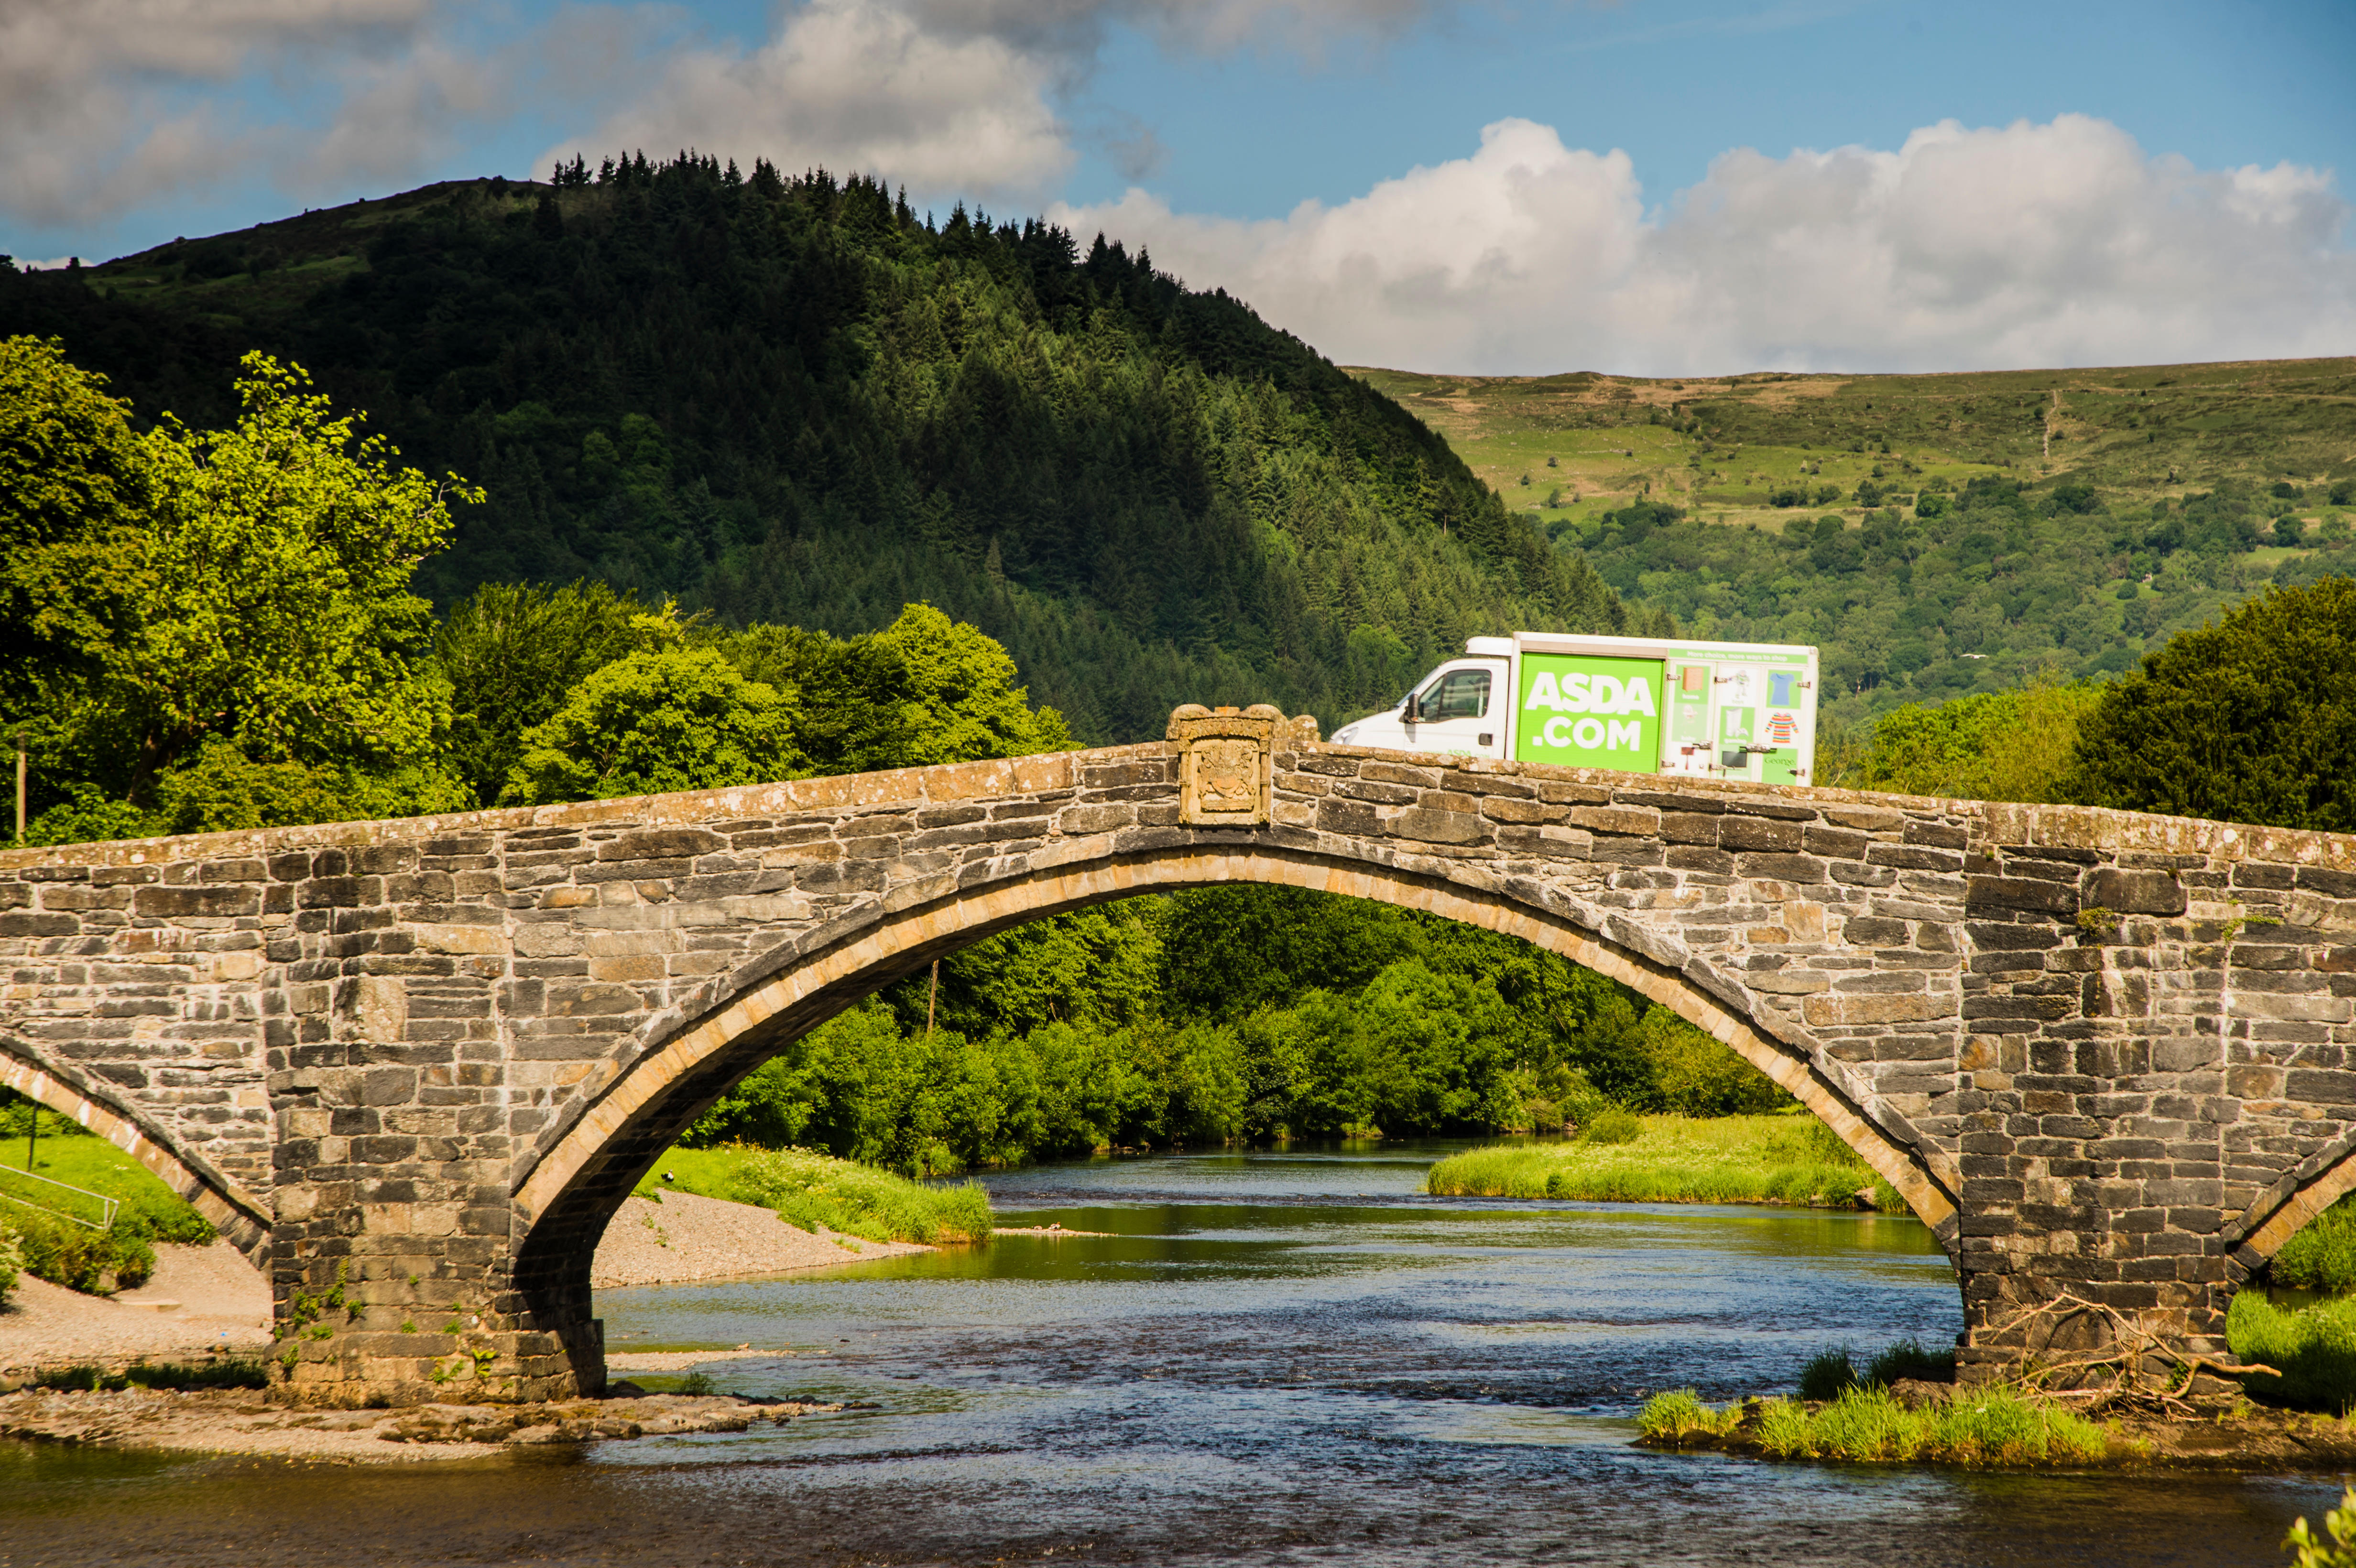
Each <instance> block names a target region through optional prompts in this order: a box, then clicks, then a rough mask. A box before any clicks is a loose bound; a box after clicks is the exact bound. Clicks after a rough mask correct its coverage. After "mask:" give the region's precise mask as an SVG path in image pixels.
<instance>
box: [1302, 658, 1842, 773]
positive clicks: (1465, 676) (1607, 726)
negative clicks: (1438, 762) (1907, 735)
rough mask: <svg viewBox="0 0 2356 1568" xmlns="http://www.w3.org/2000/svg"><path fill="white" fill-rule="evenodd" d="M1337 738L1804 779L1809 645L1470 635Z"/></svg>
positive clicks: (1592, 764)
mask: <svg viewBox="0 0 2356 1568" xmlns="http://www.w3.org/2000/svg"><path fill="white" fill-rule="evenodd" d="M1333 741H1334V743H1335V744H1337V745H1344V746H1383V747H1387V748H1389V749H1391V750H1393V751H1400V752H1441V753H1445V754H1450V755H1457V756H1472V757H1505V758H1513V759H1515V760H1518V761H1521V762H1526V763H1561V764H1562V765H1564V766H1566V767H1573V768H1611V769H1614V770H1616V771H1618V772H1621V773H1670V774H1680V775H1684V776H1687V777H1691V778H1712V779H1736V780H1745V781H1748V782H1750V783H1752V784H1808V783H1811V782H1813V778H1814V772H1815V761H1816V650H1815V649H1814V648H1812V647H1796V646H1785V645H1776V644H1770V643H1687V642H1676V641H1671V640H1667V639H1664V638H1656V637H1590V636H1576V635H1567V634H1557V633H1553V632H1516V633H1515V634H1514V635H1512V636H1510V637H1473V638H1471V639H1470V640H1468V641H1467V642H1466V643H1465V645H1464V656H1463V657H1462V658H1458V659H1450V660H1449V661H1448V662H1447V663H1446V664H1443V665H1441V666H1440V667H1439V668H1438V669H1435V670H1433V671H1432V672H1431V673H1430V675H1428V676H1426V677H1423V678H1422V679H1421V680H1419V681H1418V682H1417V683H1416V684H1415V688H1414V689H1413V690H1411V691H1409V692H1408V694H1407V697H1406V698H1405V699H1404V700H1402V701H1401V702H1400V704H1399V705H1398V707H1397V708H1395V709H1391V710H1389V711H1388V712H1386V713H1377V714H1374V715H1372V716H1370V717H1368V718H1365V719H1360V720H1355V722H1352V723H1348V724H1344V725H1343V726H1342V727H1341V728H1340V729H1339V730H1336V731H1333Z"/></svg>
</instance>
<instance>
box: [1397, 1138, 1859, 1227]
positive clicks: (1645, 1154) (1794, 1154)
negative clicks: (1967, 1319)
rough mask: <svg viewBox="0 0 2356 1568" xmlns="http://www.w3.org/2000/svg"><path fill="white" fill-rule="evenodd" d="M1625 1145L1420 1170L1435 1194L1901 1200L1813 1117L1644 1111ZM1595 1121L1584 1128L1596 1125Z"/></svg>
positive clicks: (1843, 1202) (1508, 1148)
mask: <svg viewBox="0 0 2356 1568" xmlns="http://www.w3.org/2000/svg"><path fill="white" fill-rule="evenodd" d="M1633 1119H1634V1120H1635V1121H1636V1122H1637V1124H1638V1126H1639V1129H1640V1130H1638V1131H1637V1132H1636V1136H1634V1137H1633V1138H1632V1139H1630V1140H1629V1141H1627V1142H1624V1143H1620V1142H1604V1141H1602V1140H1601V1138H1600V1137H1595V1136H1590V1137H1585V1138H1581V1139H1580V1140H1577V1141H1574V1142H1570V1143H1559V1144H1519V1145H1513V1144H1508V1145H1500V1146H1496V1147H1489V1148H1476V1149H1469V1150H1467V1151H1466V1152H1464V1153H1462V1154H1459V1155H1451V1156H1450V1157H1448V1158H1446V1159H1443V1160H1441V1161H1440V1163H1439V1164H1437V1165H1435V1166H1433V1167H1432V1168H1431V1169H1430V1171H1428V1172H1426V1173H1425V1176H1424V1190H1426V1191H1427V1192H1432V1193H1437V1194H1440V1195H1442V1196H1455V1197H1462V1196H1477V1197H1484V1198H1566V1199H1572V1200H1585V1201H1590V1202H1608V1203H1796V1204H1815V1205H1831V1206H1836V1207H1847V1206H1849V1205H1852V1204H1854V1203H1855V1202H1856V1201H1857V1195H1858V1193H1859V1192H1870V1193H1871V1194H1872V1195H1873V1204H1874V1207H1875V1208H1877V1209H1879V1210H1880V1211H1883V1212H1885V1213H1894V1214H1902V1213H1904V1212H1906V1203H1905V1200H1903V1199H1901V1198H1900V1197H1899V1196H1898V1193H1897V1191H1896V1190H1895V1189H1893V1188H1891V1187H1890V1184H1889V1183H1887V1182H1885V1181H1883V1180H1881V1179H1880V1178H1879V1177H1877V1176H1875V1175H1874V1173H1873V1171H1872V1169H1871V1168H1869V1166H1867V1165H1866V1163H1865V1162H1864V1161H1863V1160H1862V1159H1860V1158H1859V1157H1858V1155H1857V1154H1856V1153H1855V1151H1853V1150H1851V1149H1850V1148H1849V1147H1847V1145H1846V1144H1844V1143H1842V1142H1841V1141H1840V1139H1839V1138H1838V1137H1837V1136H1834V1134H1833V1132H1832V1129H1830V1128H1829V1127H1826V1126H1825V1125H1824V1124H1822V1123H1821V1122H1818V1121H1817V1120H1816V1119H1815V1117H1813V1116H1804V1115H1766V1116H1712V1117H1708V1118H1707V1119H1700V1118H1695V1117H1689V1116H1643V1117H1637V1118H1633ZM1603 1125H1604V1124H1603V1122H1602V1120H1601V1118H1599V1119H1598V1121H1597V1122H1596V1124H1595V1125H1594V1126H1593V1127H1592V1128H1590V1132H1600V1131H1601V1130H1602V1127H1603Z"/></svg>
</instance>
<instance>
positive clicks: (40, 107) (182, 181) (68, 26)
mask: <svg viewBox="0 0 2356 1568" xmlns="http://www.w3.org/2000/svg"><path fill="white" fill-rule="evenodd" d="M433 10H434V0H8V3H7V4H6V5H0V145H5V146H6V148H7V156H6V157H5V159H0V209H5V210H8V211H11V212H14V213H16V214H19V215H21V216H24V217H27V218H29V219H33V220H34V221H36V222H40V223H68V222H75V221H86V220H88V219H92V218H102V217H105V216H109V215H112V214H113V213H117V212H120V211H122V210H123V209H124V208H129V207H132V206H134V205H136V204H137V203H139V202H142V201H145V200H147V199H149V198H151V197H155V196H158V195H160V194H163V193H165V192H168V191H175V190H181V189H186V188H188V187H192V186H198V185H202V184H206V183H209V182H211V181H213V180H217V179H220V178H222V177H224V176H227V175H229V174H230V173H232V172H234V171H235V170H236V169H238V167H239V166H240V165H242V164H244V163H246V162H247V161H248V160H252V159H255V158H266V157H268V156H269V155H270V153H271V149H272V147H273V145H275V144H278V143H279V142H280V140H281V139H280V138H279V137H277V136H275V135H273V133H271V132H268V131H257V130H255V129H253V128H251V127H247V126H244V125H242V124H241V123H237V122H236V121H235V120H234V119H233V118H232V117H231V116H230V115H229V114H227V113H226V112H224V111H223V110H222V109H221V108H220V106H219V105H217V104H216V103H214V102H211V101H206V100H204V99H203V98H201V97H199V98H198V99H197V100H196V101H193V102H191V101H188V98H187V92H188V90H191V89H194V90H197V91H199V92H201V91H202V90H204V89H207V88H218V87H220V86H221V85H223V84H226V83H229V82H231V81H233V80H235V79H236V78H238V77H239V76H240V75H241V73H243V72H245V71H248V70H250V69H254V68H255V67H256V66H257V65H258V64H266V63H270V62H273V61H280V60H285V59H290V58H292V57H295V56H297V55H301V54H305V53H313V52H317V51H322V50H332V49H337V48H341V49H348V50H359V51H368V50H376V49H383V48H397V47H399V45H400V44H401V43H402V40H404V39H407V38H409V37H413V36H414V35H415V34H416V33H417V32H418V31H419V29H420V28H421V27H423V26H424V25H425V23H426V22H427V20H428V19H429V17H430V16H431V13H432V12H433Z"/></svg>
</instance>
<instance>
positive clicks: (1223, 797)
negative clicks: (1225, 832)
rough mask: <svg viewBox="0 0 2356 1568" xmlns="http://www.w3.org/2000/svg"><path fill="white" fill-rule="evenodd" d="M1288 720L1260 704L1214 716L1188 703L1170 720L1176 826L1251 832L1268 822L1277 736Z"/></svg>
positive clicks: (1220, 711)
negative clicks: (1178, 750)
mask: <svg viewBox="0 0 2356 1568" xmlns="http://www.w3.org/2000/svg"><path fill="white" fill-rule="evenodd" d="M1289 723H1290V720H1287V719H1286V718H1285V717H1284V715H1283V713H1282V712H1281V711H1280V710H1279V709H1274V708H1270V707H1268V706H1267V705H1265V704H1256V705H1254V706H1253V707H1251V708H1248V709H1244V710H1243V711H1242V712H1240V713H1239V712H1237V711H1236V709H1232V708H1229V709H1221V710H1219V711H1217V712H1214V711H1212V710H1211V709H1207V708H1203V707H1200V706H1197V705H1195V704H1194V703H1189V704H1187V705H1186V706H1185V707H1183V708H1181V709H1178V710H1177V711H1176V712H1175V713H1173V714H1172V715H1171V716H1170V739H1171V740H1173V741H1176V742H1178V744H1179V745H1180V746H1182V747H1183V748H1184V750H1183V752H1182V754H1181V758H1180V763H1179V784H1180V805H1179V817H1180V820H1182V821H1183V822H1185V823H1187V824H1189V825H1191V826H1194V827H1258V825H1260V824H1262V823H1264V822H1266V821H1267V820H1268V808H1269V790H1270V788H1271V786H1272V784H1273V783H1274V780H1275V765H1274V763H1275V752H1276V743H1277V741H1278V739H1279V733H1278V732H1279V731H1280V730H1283V729H1284V728H1285V727H1286V726H1287V725H1288V724H1289Z"/></svg>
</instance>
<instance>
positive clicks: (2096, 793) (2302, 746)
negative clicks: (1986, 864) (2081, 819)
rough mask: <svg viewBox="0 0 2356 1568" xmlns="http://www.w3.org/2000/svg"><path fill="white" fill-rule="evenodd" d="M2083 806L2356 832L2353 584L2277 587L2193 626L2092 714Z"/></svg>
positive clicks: (2077, 792) (2081, 787) (2079, 791)
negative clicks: (2205, 623)
mask: <svg viewBox="0 0 2356 1568" xmlns="http://www.w3.org/2000/svg"><path fill="white" fill-rule="evenodd" d="M2061 790H2062V792H2063V793H2064V795H2065V798H2068V799H2072V800H2075V801H2078V802H2080V803H2082V804H2083V805H2111V806H2121V807H2125V808H2126V809H2127V810H2130V811H2154V812H2165V813H2168V814H2170V815H2173V816H2200V817H2208V818H2211V819H2212V820H2217V821H2223V822H2251V823H2264V824H2266V825H2269V826H2273V827H2311V828H2319V829H2322V830H2325V831H2327V832H2334V833H2346V832H2350V831H2351V830H2356V580H2351V579H2349V578H2345V577H2331V578H2326V579H2324V580H2323V581H2320V582H2318V583H2316V584H2314V585H2313V586H2312V587H2308V588H2291V589H2276V590H2272V591H2269V592H2266V593H2265V594H2264V595H2262V596H2261V597H2259V598H2256V599H2253V600H2250V601H2249V602H2248V603H2244V604H2243V605H2242V606H2241V607H2240V608H2238V609H2236V610H2234V611H2233V612H2232V613H2230V614H2228V615H2226V616H2224V617H2223V618H2222V619H2221V620H2219V621H2217V622H2215V623H2213V624H2209V625H2206V626H2203V627H2201V629H2200V630H2198V631H2192V632H2185V633H2182V634H2180V635H2178V636H2176V637H2174V638H2172V639H2170V640H2169V643H2168V645H2166V646H2165V647H2163V648H2161V649H2160V650H2159V651H2158V653H2156V654H2149V655H2147V656H2145V657H2144V660H2143V664H2142V667H2140V668H2139V669H2137V670H2136V671H2135V672H2134V673H2132V674H2131V675H2129V676H2128V677H2126V679H2125V680H2122V681H2120V682H2119V683H2117V684H2116V685H2115V686H2113V687H2111V688H2109V689H2108V690H2106V691H2105V692H2104V694H2103V698H2102V700H2101V701H2100V702H2099V703H2098V704H2096V705H2095V707H2094V711H2093V712H2092V713H2090V714H2088V715H2087V716H2086V719H2085V720H2084V722H2083V724H2082V725H2081V727H2080V729H2079V733H2078V742H2077V748H2076V750H2075V752H2073V753H2072V757H2071V759H2070V766H2069V769H2068V771H2067V773H2065V774H2064V775H2063V777H2062V779H2061Z"/></svg>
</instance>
